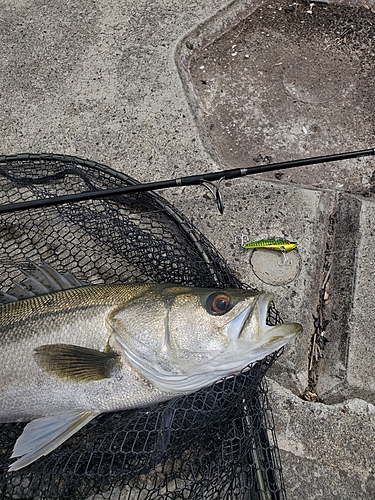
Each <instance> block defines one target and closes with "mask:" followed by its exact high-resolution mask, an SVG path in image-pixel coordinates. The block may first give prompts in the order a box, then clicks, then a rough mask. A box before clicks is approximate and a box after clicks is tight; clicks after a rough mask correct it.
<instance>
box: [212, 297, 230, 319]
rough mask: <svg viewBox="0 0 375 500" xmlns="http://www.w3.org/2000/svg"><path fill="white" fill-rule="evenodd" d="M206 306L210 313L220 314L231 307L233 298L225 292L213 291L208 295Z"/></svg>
mask: <svg viewBox="0 0 375 500" xmlns="http://www.w3.org/2000/svg"><path fill="white" fill-rule="evenodd" d="M206 306H207V311H208V312H209V313H210V314H213V315H215V316H220V315H221V314H225V313H226V312H228V311H229V310H230V309H231V300H230V297H228V295H225V293H211V295H209V296H208V297H207V300H206Z"/></svg>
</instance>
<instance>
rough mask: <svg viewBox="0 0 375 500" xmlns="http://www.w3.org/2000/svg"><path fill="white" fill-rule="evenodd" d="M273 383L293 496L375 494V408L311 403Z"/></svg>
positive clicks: (337, 498) (358, 402)
mask: <svg viewBox="0 0 375 500" xmlns="http://www.w3.org/2000/svg"><path fill="white" fill-rule="evenodd" d="M269 387H270V398H271V404H272V407H273V410H274V419H275V426H276V429H277V438H278V444H279V448H280V453H281V460H282V464H283V469H284V479H285V485H286V490H287V492H288V498H290V499H297V498H304V499H305V500H315V499H317V498H322V499H324V500H349V499H350V500H351V499H371V498H374V497H375V476H374V463H375V446H374V440H373V439H372V436H373V433H374V428H375V406H373V405H372V404H370V403H367V402H366V401H363V400H362V399H352V400H349V401H343V402H342V403H339V404H335V405H324V404H321V403H314V404H311V403H308V402H306V401H301V400H300V399H299V398H298V397H296V396H295V395H294V394H293V393H292V392H290V391H288V390H287V389H285V388H283V387H281V386H280V385H279V384H277V383H276V382H274V381H272V380H269ZM353 429H355V432H354V431H353Z"/></svg>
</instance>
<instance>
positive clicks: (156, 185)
mask: <svg viewBox="0 0 375 500" xmlns="http://www.w3.org/2000/svg"><path fill="white" fill-rule="evenodd" d="M371 155H375V148H371V149H364V150H362V151H351V152H348V153H339V154H333V155H325V156H317V157H314V158H303V159H300V160H293V161H286V162H281V163H271V164H268V165H258V166H254V167H247V168H234V169H230V170H221V171H219V172H212V173H210V174H200V175H191V176H187V177H180V178H178V179H169V180H165V181H156V182H147V183H144V184H134V185H130V186H124V187H122V188H116V189H105V190H101V191H84V192H82V193H76V194H70V195H64V196H56V197H53V198H45V199H40V200H33V201H25V202H20V203H12V204H9V203H8V204H6V205H1V206H0V214H4V213H10V212H19V211H22V210H30V209H35V208H41V207H48V206H53V205H62V204H64V203H74V202H78V201H85V200H94V199H98V198H99V199H100V198H112V197H114V196H120V195H125V194H129V193H141V192H144V191H156V190H158V189H167V188H171V187H177V186H193V185H199V184H201V183H202V182H204V181H206V182H213V181H219V180H220V179H224V180H227V179H237V178H240V177H244V176H247V175H255V174H260V173H264V172H272V171H274V170H285V169H288V168H296V167H303V166H307V165H315V164H319V163H327V162H331V161H341V160H347V159H350V158H361V157H364V156H371Z"/></svg>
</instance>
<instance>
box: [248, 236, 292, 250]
mask: <svg viewBox="0 0 375 500" xmlns="http://www.w3.org/2000/svg"><path fill="white" fill-rule="evenodd" d="M297 245H298V243H297V242H296V241H288V240H283V239H274V240H272V239H271V240H258V241H249V242H247V243H245V244H244V245H243V247H244V248H268V249H269V250H278V251H279V252H290V251H291V250H294V249H295V248H296V247H297Z"/></svg>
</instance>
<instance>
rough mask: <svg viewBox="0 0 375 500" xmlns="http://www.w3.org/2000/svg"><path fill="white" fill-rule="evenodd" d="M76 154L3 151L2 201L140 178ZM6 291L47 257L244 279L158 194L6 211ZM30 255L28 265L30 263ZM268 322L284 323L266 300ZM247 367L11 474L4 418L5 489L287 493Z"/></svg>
mask: <svg viewBox="0 0 375 500" xmlns="http://www.w3.org/2000/svg"><path fill="white" fill-rule="evenodd" d="M135 183H136V181H134V180H133V179H131V178H129V177H127V176H125V175H123V174H120V173H118V172H116V171H114V170H112V169H110V168H108V167H105V166H103V165H99V164H96V163H93V162H89V161H84V160H80V159H78V158H74V157H67V156H58V155H17V156H7V157H0V197H1V198H0V203H1V204H7V203H18V202H21V201H30V200H36V199H42V198H48V197H53V196H59V195H67V194H74V193H79V192H82V191H96V190H100V189H107V188H116V187H121V186H126V185H130V184H135ZM0 260H1V273H2V276H1V281H2V291H3V292H6V291H7V290H9V289H10V288H11V287H12V286H14V285H13V283H14V282H15V281H22V279H23V278H22V272H21V270H20V268H24V267H25V266H26V267H27V266H28V265H30V262H31V261H32V262H35V261H36V262H40V261H45V262H47V263H48V264H49V265H51V266H52V267H54V268H55V269H56V270H58V271H61V272H63V271H65V270H69V271H70V272H71V273H72V274H73V275H74V276H75V277H76V278H78V279H80V280H82V281H84V282H88V283H92V284H97V283H115V282H124V283H125V282H147V281H149V282H174V283H179V284H183V285H191V286H202V287H232V288H239V287H244V286H245V285H244V284H243V283H241V282H240V281H239V280H238V279H237V278H236V277H235V276H234V275H233V273H232V272H231V271H230V269H229V268H228V267H227V265H226V263H225V262H224V260H223V259H222V257H221V256H220V255H219V254H218V253H217V251H216V250H215V248H214V247H213V246H212V245H211V244H210V243H209V241H208V240H207V239H206V238H205V237H204V236H203V235H202V234H201V233H200V232H199V231H197V229H195V228H194V227H193V226H192V225H191V224H190V223H189V222H188V221H187V219H186V218H185V217H183V216H182V215H181V214H180V213H178V211H177V210H176V209H175V208H174V207H172V206H171V205H170V204H169V203H167V202H166V201H165V200H164V199H163V198H161V197H160V196H158V195H155V194H154V193H142V194H140V193H139V194H131V195H126V196H117V197H113V198H108V199H96V200H89V201H84V202H78V203H67V204H63V205H57V206H52V207H48V208H37V209H33V210H27V211H24V212H11V213H7V214H2V215H1V216H0ZM28 263H29V264H28ZM267 321H268V323H269V324H271V325H274V324H277V323H280V322H281V320H280V317H279V314H278V312H277V311H276V310H275V309H274V308H271V310H270V313H269V317H268V320H267ZM276 356H277V354H274V355H272V356H269V357H267V358H266V359H264V360H263V361H262V362H258V363H256V364H255V365H253V366H252V367H251V368H250V369H247V370H245V371H244V372H243V373H241V374H239V375H237V376H235V377H229V378H227V379H224V380H222V381H220V382H218V383H216V384H213V385H212V386H211V387H209V388H207V389H203V390H200V391H198V392H196V393H194V394H192V395H189V396H184V397H179V398H176V399H174V400H171V401H169V402H167V403H162V404H159V405H157V406H154V407H152V408H145V409H138V410H132V411H124V412H117V413H110V414H103V415H101V416H99V417H97V418H96V419H94V420H93V421H92V422H90V423H89V424H88V425H87V426H85V427H84V428H83V429H81V430H80V431H79V432H78V433H76V434H75V435H74V436H73V437H72V438H70V439H69V440H68V441H66V442H65V443H64V444H63V445H61V446H60V447H59V448H57V449H56V450H55V451H53V452H52V453H50V454H49V455H47V456H46V457H43V458H41V459H39V460H37V461H36V462H34V463H33V464H31V465H30V466H28V467H26V468H25V469H22V470H20V471H17V472H7V470H8V467H9V464H10V462H11V461H10V456H11V454H12V449H13V446H14V443H15V441H16V439H17V438H18V436H19V435H20V434H21V433H22V430H23V428H24V427H25V424H24V423H22V424H21V423H13V424H0V498H11V499H16V498H20V499H40V500H44V499H60V498H61V499H90V500H94V499H95V500H99V499H104V498H110V499H116V500H117V499H118V500H120V499H121V500H125V499H127V500H128V499H129V500H130V499H131V500H133V499H137V500H146V499H147V500H148V499H158V498H165V499H176V500H177V499H185V498H186V499H197V500H198V499H199V500H200V499H207V500H210V499H212V500H213V499H228V500H229V499H254V500H255V499H256V500H274V499H277V500H281V499H285V498H286V496H285V491H284V488H283V483H282V475H281V467H280V460H279V454H278V450H277V445H276V439H275V433H274V427H273V421H272V413H271V409H270V407H269V404H268V400H267V396H266V389H265V386H264V380H263V377H264V374H265V373H266V371H267V369H268V368H269V366H270V365H271V364H272V362H273V361H274V359H275V357H276Z"/></svg>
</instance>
